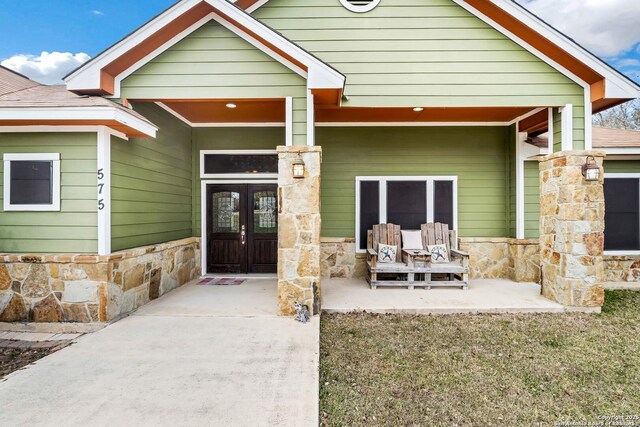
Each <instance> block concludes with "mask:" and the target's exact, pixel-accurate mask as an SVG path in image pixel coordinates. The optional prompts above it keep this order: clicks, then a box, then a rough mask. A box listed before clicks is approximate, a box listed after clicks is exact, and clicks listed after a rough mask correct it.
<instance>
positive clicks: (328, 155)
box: [316, 127, 510, 237]
mask: <svg viewBox="0 0 640 427" xmlns="http://www.w3.org/2000/svg"><path fill="white" fill-rule="evenodd" d="M316 143H317V144H319V145H321V146H322V184H321V202H322V211H321V213H322V236H323V237H354V235H355V178H356V176H382V175H387V176H389V175H393V176H396V175H397V176H404V175H407V176H409V175H414V176H416V175H417V176H422V175H425V176H429V175H440V176H442V175H447V176H451V175H455V176H457V177H458V228H459V234H460V236H462V237H505V236H507V235H508V234H509V232H510V230H509V228H510V227H509V222H508V219H509V214H508V204H509V202H508V192H509V183H508V182H507V181H508V170H507V159H508V146H509V133H508V129H507V128H500V127H479V128H475V127H474V128H472V127H467V128H461V127H458V128H454V127H442V128H438V127H402V128H397V127H384V128H377V127H370V128H351V127H349V128H319V129H317V130H316Z"/></svg>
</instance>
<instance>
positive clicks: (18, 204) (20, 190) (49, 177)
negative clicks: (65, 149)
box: [3, 153, 60, 211]
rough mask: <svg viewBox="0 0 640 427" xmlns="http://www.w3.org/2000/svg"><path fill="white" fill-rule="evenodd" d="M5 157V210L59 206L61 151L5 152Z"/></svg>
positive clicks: (37, 209) (55, 208)
mask: <svg viewBox="0 0 640 427" xmlns="http://www.w3.org/2000/svg"><path fill="white" fill-rule="evenodd" d="M3 160H4V181H3V182H4V187H5V190H4V196H5V197H4V210H5V211H54V210H59V208H60V155H59V154H57V153H56V154H53V153H24V154H22V153H5V154H4V155H3Z"/></svg>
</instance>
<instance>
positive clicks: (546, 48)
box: [230, 0, 640, 113]
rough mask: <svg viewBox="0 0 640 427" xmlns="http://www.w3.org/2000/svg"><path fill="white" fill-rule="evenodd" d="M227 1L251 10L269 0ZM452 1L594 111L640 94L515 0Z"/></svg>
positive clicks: (627, 80) (631, 83)
mask: <svg viewBox="0 0 640 427" xmlns="http://www.w3.org/2000/svg"><path fill="white" fill-rule="evenodd" d="M230 1H235V3H236V4H237V5H238V6H242V7H245V8H247V10H248V11H253V10H255V9H257V8H258V7H260V6H262V5H264V4H266V3H268V2H269V1H272V0H230ZM300 1H301V2H302V1H304V0H300ZM425 1H426V0H425ZM452 1H453V2H455V3H456V4H458V5H459V6H460V7H462V8H464V9H465V10H467V11H468V12H470V13H471V14H473V15H474V16H476V17H478V18H479V19H481V20H483V21H484V22H485V23H487V24H489V25H490V26H492V27H493V28H495V29H496V30H498V31H500V32H501V33H502V34H504V35H505V36H507V37H508V38H510V39H511V40H513V41H515V42H516V43H518V44H519V45H520V46H522V47H523V48H525V49H526V50H528V51H529V52H531V53H533V54H534V55H535V56H537V57H539V58H540V59H542V60H543V61H545V62H546V63H548V64H549V65H551V66H552V67H553V68H555V69H556V70H558V71H560V72H561V73H563V74H565V75H567V76H568V77H569V78H571V79H572V80H573V81H576V82H577V83H580V84H581V85H582V86H583V87H585V88H587V89H588V90H589V94H590V98H591V102H592V103H593V112H594V113H596V112H599V111H601V110H603V109H606V108H609V107H612V106H614V105H617V104H620V103H622V102H624V101H626V100H629V99H634V98H637V97H640V86H639V85H638V84H637V83H636V82H634V81H633V80H631V79H630V78H629V77H628V76H626V75H624V74H623V73H621V72H619V71H618V70H616V69H615V68H613V67H612V66H611V65H609V64H608V63H606V62H605V61H603V60H602V59H600V58H599V57H598V56H596V55H594V54H593V53H591V52H589V51H588V50H587V49H585V48H584V47H582V46H581V45H580V44H578V43H577V42H576V41H574V40H573V39H571V38H570V37H568V36H566V35H565V34H563V33H562V32H560V31H558V30H557V29H555V28H554V27H552V26H551V25H549V24H548V23H547V22H545V21H544V20H542V19H541V18H539V17H538V16H536V15H534V14H533V13H531V12H530V11H529V10H527V9H526V8H525V7H524V6H522V5H521V4H519V3H517V2H516V1H515V0H452Z"/></svg>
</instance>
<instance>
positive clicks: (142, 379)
mask: <svg viewBox="0 0 640 427" xmlns="http://www.w3.org/2000/svg"><path fill="white" fill-rule="evenodd" d="M275 304H276V283H275V280H273V279H271V280H255V279H251V280H248V281H247V282H245V283H244V284H242V285H240V286H201V285H195V284H190V285H187V286H184V287H182V288H180V289H178V290H176V291H174V292H172V293H170V294H168V295H165V296H164V297H162V298H160V299H159V300H156V301H154V302H152V303H151V304H148V305H147V306H145V307H143V308H142V309H140V310H139V311H138V312H136V313H135V314H134V315H132V316H130V317H128V318H126V319H123V320H121V321H119V322H117V323H115V324H113V325H110V326H108V327H107V328H105V329H103V330H101V331H98V332H96V333H93V334H89V335H85V336H83V337H81V338H80V339H79V340H78V342H77V343H76V344H73V345H72V346H70V347H67V348H65V349H63V350H61V351H59V352H57V353H54V354H52V355H50V356H48V357H46V358H44V359H41V360H40V361H38V362H37V363H36V364H35V365H32V366H30V367H29V368H27V369H25V370H23V371H18V372H15V373H13V374H12V375H10V376H8V377H7V378H6V380H5V381H2V382H0V405H1V408H2V410H1V411H0V425H11V426H16V425H30V426H39V425H51V426H54V425H55V426H59V425H65V426H72V425H97V426H102V425H104V426H106V425H123V426H124V425H149V426H151V425H153V426H156V425H195V426H199V425H212V426H312V425H313V426H317V425H318V356H319V355H318V343H319V319H318V318H317V317H316V318H315V319H314V320H313V322H312V323H309V324H306V325H303V324H300V323H297V322H295V321H293V320H292V319H290V318H278V317H277V316H276V315H275Z"/></svg>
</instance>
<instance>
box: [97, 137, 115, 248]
mask: <svg viewBox="0 0 640 427" xmlns="http://www.w3.org/2000/svg"><path fill="white" fill-rule="evenodd" d="M96 179H97V182H96V191H97V200H98V202H97V203H98V206H97V211H98V255H108V254H110V253H111V134H110V133H109V132H107V131H106V130H105V129H103V130H102V131H100V132H98V143H97V170H96Z"/></svg>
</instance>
